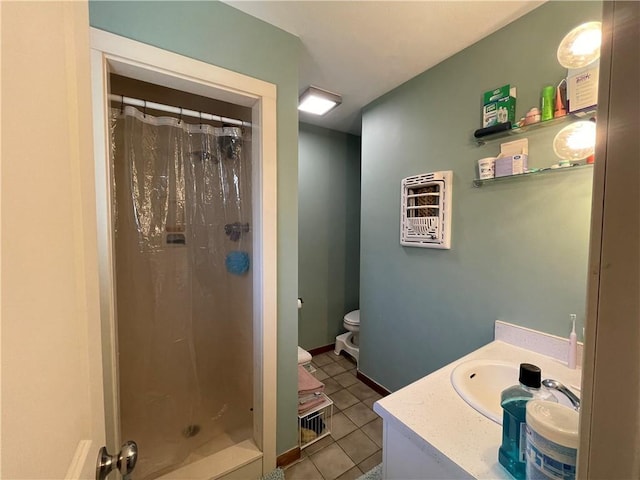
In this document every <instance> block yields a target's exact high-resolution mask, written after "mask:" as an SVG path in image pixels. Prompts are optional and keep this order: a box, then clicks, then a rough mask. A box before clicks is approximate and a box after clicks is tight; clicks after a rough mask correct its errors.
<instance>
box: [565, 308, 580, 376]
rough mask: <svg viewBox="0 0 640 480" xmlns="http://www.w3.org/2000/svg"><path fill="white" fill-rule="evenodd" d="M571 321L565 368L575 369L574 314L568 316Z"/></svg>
mask: <svg viewBox="0 0 640 480" xmlns="http://www.w3.org/2000/svg"><path fill="white" fill-rule="evenodd" d="M569 318H570V319H571V333H570V334H569V355H568V361H567V366H568V367H569V368H571V369H574V368H576V360H577V358H578V337H577V335H576V314H575V313H572V314H571V315H569Z"/></svg>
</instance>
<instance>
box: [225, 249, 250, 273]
mask: <svg viewBox="0 0 640 480" xmlns="http://www.w3.org/2000/svg"><path fill="white" fill-rule="evenodd" d="M224 263H225V265H226V266H227V271H228V272H229V273H233V274H234V275H242V274H243V273H247V270H249V254H248V253H247V252H240V251H234V252H229V253H228V254H227V258H226V259H225V261H224Z"/></svg>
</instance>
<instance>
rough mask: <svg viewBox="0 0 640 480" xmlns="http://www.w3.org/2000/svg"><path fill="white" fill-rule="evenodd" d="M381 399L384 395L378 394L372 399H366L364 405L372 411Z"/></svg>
mask: <svg viewBox="0 0 640 480" xmlns="http://www.w3.org/2000/svg"><path fill="white" fill-rule="evenodd" d="M381 398H382V395H380V394H379V393H376V394H375V395H374V396H372V397H368V398H365V399H364V400H363V401H362V403H364V404H365V405H366V406H367V407H369V408H370V409H371V410H373V404H374V403H376V402H377V401H378V400H380V399H381Z"/></svg>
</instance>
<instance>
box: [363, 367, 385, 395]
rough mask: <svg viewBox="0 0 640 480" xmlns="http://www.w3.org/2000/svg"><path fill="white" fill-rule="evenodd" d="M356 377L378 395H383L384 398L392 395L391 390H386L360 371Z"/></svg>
mask: <svg viewBox="0 0 640 480" xmlns="http://www.w3.org/2000/svg"><path fill="white" fill-rule="evenodd" d="M356 377H357V378H358V380H360V381H361V382H362V383H364V384H365V385H367V386H368V387H370V388H372V389H373V390H375V391H376V392H377V393H379V394H380V395H382V396H383V397H386V396H387V395H391V390H387V389H386V388H384V387H383V386H382V385H380V384H379V383H378V382H376V381H374V380H371V379H370V378H369V377H367V376H366V375H365V374H364V373H362V372H361V371H360V370H357V371H356Z"/></svg>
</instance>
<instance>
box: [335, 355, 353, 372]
mask: <svg viewBox="0 0 640 480" xmlns="http://www.w3.org/2000/svg"><path fill="white" fill-rule="evenodd" d="M336 363H338V364H340V365H342V366H343V367H344V368H345V369H346V370H355V368H356V366H357V364H356V361H355V360H354V359H352V358H351V357H343V356H341V357H340V358H339V359H338V360H336Z"/></svg>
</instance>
